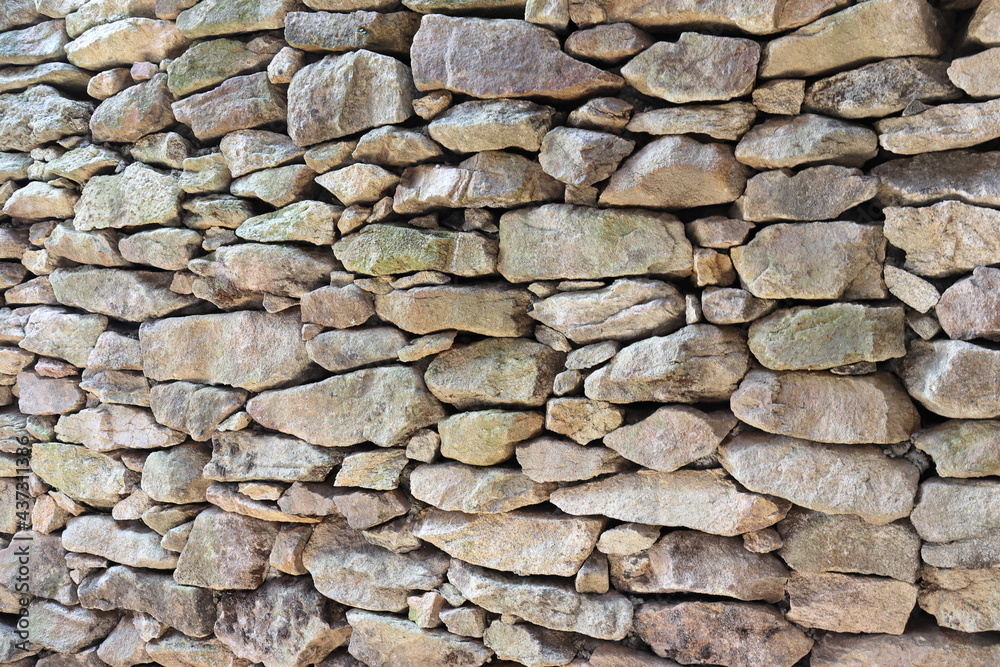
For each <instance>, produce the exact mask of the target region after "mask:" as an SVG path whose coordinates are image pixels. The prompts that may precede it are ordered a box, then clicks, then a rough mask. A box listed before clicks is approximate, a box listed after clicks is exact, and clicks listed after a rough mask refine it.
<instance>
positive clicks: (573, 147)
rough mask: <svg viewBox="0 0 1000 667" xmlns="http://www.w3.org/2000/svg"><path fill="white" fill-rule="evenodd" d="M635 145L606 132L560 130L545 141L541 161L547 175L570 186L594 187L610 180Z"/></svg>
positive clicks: (553, 132)
mask: <svg viewBox="0 0 1000 667" xmlns="http://www.w3.org/2000/svg"><path fill="white" fill-rule="evenodd" d="M633 148H635V142H634V141H630V140H628V139H622V138H621V137H618V136H616V135H614V134H608V133H606V132H594V131H593V130H583V129H580V128H571V127H557V128H555V129H554V130H551V131H550V132H549V133H548V134H546V135H545V137H544V138H543V139H542V145H541V153H540V154H539V156H538V161H539V163H540V164H541V165H542V169H544V170H545V173H546V174H548V175H549V176H552V177H553V178H557V179H559V180H560V181H562V182H563V183H566V184H569V185H577V186H585V185H593V184H594V183H597V182H598V181H603V180H605V179H606V178H608V177H610V176H611V174H613V173H614V172H615V169H617V168H618V163H620V162H621V161H622V160H623V159H625V158H626V157H628V155H629V154H630V153H631V152H632V149H633Z"/></svg>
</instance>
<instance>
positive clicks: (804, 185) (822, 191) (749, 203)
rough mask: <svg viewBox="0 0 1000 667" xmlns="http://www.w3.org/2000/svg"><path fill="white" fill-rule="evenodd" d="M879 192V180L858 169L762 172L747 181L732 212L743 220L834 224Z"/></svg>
mask: <svg viewBox="0 0 1000 667" xmlns="http://www.w3.org/2000/svg"><path fill="white" fill-rule="evenodd" d="M877 192H878V179H877V178H873V177H871V176H865V175H864V173H863V172H862V171H861V170H860V169H852V168H849V167H838V166H833V165H824V166H822V167H810V168H807V169H803V170H801V171H799V172H797V173H793V172H792V171H790V170H788V169H780V170H777V171H765V172H763V173H761V174H757V175H756V176H754V177H752V178H751V179H750V180H749V181H747V189H746V192H744V193H743V196H742V197H740V198H739V199H737V200H736V204H735V210H736V212H738V213H739V215H740V217H741V218H742V219H744V220H750V221H753V222H773V221H776V220H810V221H812V220H834V219H835V218H837V217H838V216H840V214H841V213H843V212H844V211H846V210H847V209H849V208H852V207H854V206H857V205H858V204H861V203H864V202H866V201H868V200H869V199H871V198H872V197H874V196H875V194H876V193H877Z"/></svg>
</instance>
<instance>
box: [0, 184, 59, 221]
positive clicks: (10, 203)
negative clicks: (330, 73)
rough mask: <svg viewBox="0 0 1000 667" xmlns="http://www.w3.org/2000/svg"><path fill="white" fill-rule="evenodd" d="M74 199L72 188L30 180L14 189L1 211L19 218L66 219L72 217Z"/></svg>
mask: <svg viewBox="0 0 1000 667" xmlns="http://www.w3.org/2000/svg"><path fill="white" fill-rule="evenodd" d="M76 201H77V194H76V193H75V192H74V191H73V190H69V189H66V188H57V187H54V186H51V185H49V184H48V183H42V182H41V181H31V182H29V183H28V184H27V185H25V186H24V187H23V188H20V189H18V190H15V191H14V194H12V195H11V196H10V198H9V199H7V201H6V203H4V205H3V212H4V214H5V215H9V216H10V217H12V218H18V219H21V220H32V221H33V220H43V219H45V218H60V219H66V218H72V217H73V204H75V203H76Z"/></svg>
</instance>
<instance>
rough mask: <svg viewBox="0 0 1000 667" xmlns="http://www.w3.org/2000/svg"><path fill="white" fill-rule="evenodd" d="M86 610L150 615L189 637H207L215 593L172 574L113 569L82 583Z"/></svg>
mask: <svg viewBox="0 0 1000 667" xmlns="http://www.w3.org/2000/svg"><path fill="white" fill-rule="evenodd" d="M79 593H80V606H82V607H83V608H84V609H101V610H104V611H110V610H113V609H127V610H129V611H135V612H139V613H143V614H149V615H150V616H152V617H153V618H155V619H156V620H158V621H160V622H161V623H164V624H165V625H169V626H170V627H173V628H177V629H178V630H180V631H181V632H183V633H184V634H186V635H188V636H190V637H208V636H210V635H211V634H212V626H213V624H214V623H215V614H216V611H215V600H214V596H213V593H212V591H210V590H207V589H205V588H198V587H195V586H183V585H181V584H178V583H176V582H175V581H174V579H173V577H171V576H170V575H169V574H166V573H164V574H160V573H158V572H157V573H153V572H149V571H147V570H136V569H132V568H130V567H126V566H124V565H114V566H112V567H109V568H108V569H106V570H100V571H98V572H95V573H94V574H90V575H88V576H87V577H86V578H85V579H84V580H83V581H81V582H80V589H79Z"/></svg>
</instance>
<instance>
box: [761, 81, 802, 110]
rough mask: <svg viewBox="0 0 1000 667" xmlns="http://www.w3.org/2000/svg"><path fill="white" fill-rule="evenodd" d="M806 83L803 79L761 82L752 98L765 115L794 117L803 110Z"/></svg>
mask: <svg viewBox="0 0 1000 667" xmlns="http://www.w3.org/2000/svg"><path fill="white" fill-rule="evenodd" d="M805 93H806V82H805V81H803V80H802V79H771V80H770V81H763V82H761V83H760V84H759V85H758V86H757V87H756V88H755V89H754V91H753V93H752V95H751V96H750V97H751V99H752V100H753V105H754V107H756V108H757V109H759V110H760V111H763V112H764V113H773V114H778V115H782V116H794V115H796V114H798V113H799V112H800V111H801V110H802V100H803V99H804V98H805Z"/></svg>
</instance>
